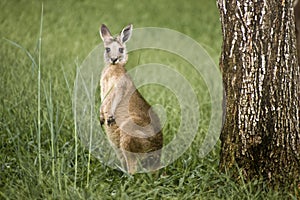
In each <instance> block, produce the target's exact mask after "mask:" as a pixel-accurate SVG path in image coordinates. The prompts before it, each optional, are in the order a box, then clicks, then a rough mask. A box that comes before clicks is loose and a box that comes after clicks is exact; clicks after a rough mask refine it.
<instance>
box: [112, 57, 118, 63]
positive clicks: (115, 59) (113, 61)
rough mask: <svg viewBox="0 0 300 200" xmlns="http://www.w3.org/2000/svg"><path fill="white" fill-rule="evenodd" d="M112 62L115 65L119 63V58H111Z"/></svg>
mask: <svg viewBox="0 0 300 200" xmlns="http://www.w3.org/2000/svg"><path fill="white" fill-rule="evenodd" d="M110 60H111V62H112V63H113V64H115V63H116V62H117V61H118V58H111V59H110Z"/></svg>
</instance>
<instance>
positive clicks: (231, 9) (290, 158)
mask: <svg viewBox="0 0 300 200" xmlns="http://www.w3.org/2000/svg"><path fill="white" fill-rule="evenodd" d="M218 6H219V10H220V15H221V23H222V33H223V46H222V55H221V59H220V67H221V70H222V73H223V81H224V88H225V93H226V116H225V124H224V127H223V130H222V133H221V142H222V148H221V159H220V169H221V170H223V171H224V170H228V169H232V170H234V169H236V166H235V164H237V166H238V167H239V168H240V169H242V172H243V175H244V177H245V178H246V179H252V178H256V177H258V176H261V175H262V176H263V177H265V178H266V179H268V180H270V181H272V182H274V183H292V182H294V181H299V176H300V175H299V174H300V130H299V129H300V124H299V122H300V111H299V110H300V99H299V94H300V93H299V91H300V90H299V89H300V88H299V85H300V76H299V73H300V70H299V67H298V60H297V50H296V37H295V25H294V12H293V2H292V0H281V1H279V0H269V1H266V0H261V1H254V0H218ZM294 183H295V182H294Z"/></svg>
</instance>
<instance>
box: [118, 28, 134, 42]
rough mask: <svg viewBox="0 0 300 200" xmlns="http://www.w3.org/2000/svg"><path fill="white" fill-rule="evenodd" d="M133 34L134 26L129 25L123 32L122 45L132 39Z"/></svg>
mask: <svg viewBox="0 0 300 200" xmlns="http://www.w3.org/2000/svg"><path fill="white" fill-rule="evenodd" d="M131 33H132V24H129V25H128V26H126V27H125V28H124V29H123V30H122V31H121V36H120V38H121V41H122V43H125V42H127V41H128V40H129V39H130V37H131Z"/></svg>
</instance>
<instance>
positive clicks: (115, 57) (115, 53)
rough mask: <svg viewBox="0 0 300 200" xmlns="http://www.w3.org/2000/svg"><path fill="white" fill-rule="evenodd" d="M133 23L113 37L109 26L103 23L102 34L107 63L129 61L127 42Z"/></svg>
mask: <svg viewBox="0 0 300 200" xmlns="http://www.w3.org/2000/svg"><path fill="white" fill-rule="evenodd" d="M131 32H132V24H129V25H128V26H126V27H125V28H124V29H123V30H122V31H121V33H120V34H119V35H118V36H116V37H113V36H112V35H111V33H110V31H109V30H108V28H107V27H106V26H105V25H104V24H102V25H101V27H100V36H101V38H102V40H103V42H104V48H105V51H104V62H105V63H107V64H113V65H116V64H119V63H120V64H125V63H126V62H127V52H126V46H125V43H126V42H127V41H128V40H129V39H130V36H131Z"/></svg>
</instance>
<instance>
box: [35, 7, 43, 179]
mask: <svg viewBox="0 0 300 200" xmlns="http://www.w3.org/2000/svg"><path fill="white" fill-rule="evenodd" d="M43 15H44V5H43V4H42V12H41V23H40V35H39V43H38V44H39V46H38V52H39V57H38V59H39V60H38V133H37V138H38V158H39V183H41V180H42V156H41V59H42V32H43Z"/></svg>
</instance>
